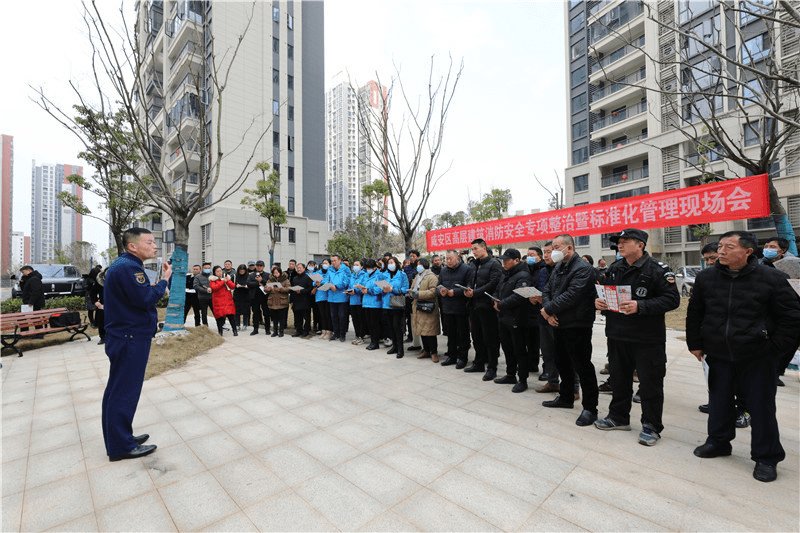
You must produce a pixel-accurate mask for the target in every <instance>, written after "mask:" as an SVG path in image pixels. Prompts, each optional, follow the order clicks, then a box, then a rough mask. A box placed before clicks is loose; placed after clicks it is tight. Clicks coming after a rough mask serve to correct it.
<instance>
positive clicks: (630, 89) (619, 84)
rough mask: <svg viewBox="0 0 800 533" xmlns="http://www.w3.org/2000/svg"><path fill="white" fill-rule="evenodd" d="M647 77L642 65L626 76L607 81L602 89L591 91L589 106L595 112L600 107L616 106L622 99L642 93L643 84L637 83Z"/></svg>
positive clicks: (628, 98)
mask: <svg viewBox="0 0 800 533" xmlns="http://www.w3.org/2000/svg"><path fill="white" fill-rule="evenodd" d="M646 78H647V71H646V69H645V67H642V68H640V69H638V70H636V71H635V72H631V73H630V74H628V75H626V76H622V77H621V78H617V79H615V80H614V81H611V82H609V83H608V84H607V85H606V86H605V87H603V88H602V89H598V90H596V91H594V92H593V93H591V103H592V105H591V108H592V112H593V113H597V112H598V110H599V109H601V108H609V107H616V106H617V105H619V103H620V102H621V101H622V100H630V99H631V98H632V97H633V96H634V95H635V94H638V93H641V94H640V97H641V96H643V95H644V84H642V83H639V82H642V81H644V80H645V79H646Z"/></svg>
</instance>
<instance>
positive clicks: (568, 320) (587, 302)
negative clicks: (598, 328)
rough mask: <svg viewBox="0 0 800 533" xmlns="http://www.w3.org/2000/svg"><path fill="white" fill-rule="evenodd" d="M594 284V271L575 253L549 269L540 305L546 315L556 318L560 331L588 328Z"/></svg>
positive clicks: (593, 298) (590, 325) (592, 304)
mask: <svg viewBox="0 0 800 533" xmlns="http://www.w3.org/2000/svg"><path fill="white" fill-rule="evenodd" d="M594 284H595V273H594V268H592V265H590V264H589V263H587V262H586V261H584V260H583V259H581V258H580V257H579V256H578V254H573V256H572V257H571V258H570V259H569V261H567V262H566V263H565V262H563V261H562V262H561V263H559V264H557V265H556V266H555V268H553V271H552V272H551V273H550V278H549V279H548V280H547V284H546V285H545V286H544V290H543V291H542V304H543V307H544V310H545V311H546V312H547V314H548V315H556V318H558V327H559V328H560V329H570V328H590V327H592V324H594V317H595V314H596V313H595V309H594V300H595V297H596V296H597V291H596V290H595V288H594Z"/></svg>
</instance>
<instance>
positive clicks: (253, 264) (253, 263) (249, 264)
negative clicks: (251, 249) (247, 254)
mask: <svg viewBox="0 0 800 533" xmlns="http://www.w3.org/2000/svg"><path fill="white" fill-rule="evenodd" d="M255 265H256V262H255V261H248V262H247V266H255Z"/></svg>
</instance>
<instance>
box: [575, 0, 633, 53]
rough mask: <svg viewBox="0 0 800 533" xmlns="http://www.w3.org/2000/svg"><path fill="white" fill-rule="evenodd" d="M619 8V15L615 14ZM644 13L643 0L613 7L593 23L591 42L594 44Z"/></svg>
mask: <svg viewBox="0 0 800 533" xmlns="http://www.w3.org/2000/svg"><path fill="white" fill-rule="evenodd" d="M617 9H619V11H618V15H616V16H615V13H614V12H615V11H616V10H617ZM642 13H644V3H643V2H630V1H629V2H624V3H622V4H620V5H619V6H618V8H614V9H612V10H611V11H609V12H608V13H606V14H605V15H604V16H603V17H601V18H600V19H599V20H598V21H597V22H595V23H594V24H592V25H591V27H590V32H589V34H590V38H589V44H594V43H596V42H597V41H599V40H600V39H602V38H603V37H605V36H607V35H611V34H612V33H615V32H616V31H617V29H618V28H620V27H622V26H624V25H625V24H627V23H628V22H630V21H631V20H633V19H635V18H636V17H638V16H639V15H641V14H642Z"/></svg>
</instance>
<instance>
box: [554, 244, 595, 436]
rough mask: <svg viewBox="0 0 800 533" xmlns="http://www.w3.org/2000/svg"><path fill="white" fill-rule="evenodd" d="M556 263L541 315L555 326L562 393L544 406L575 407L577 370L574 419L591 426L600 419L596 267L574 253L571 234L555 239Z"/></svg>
mask: <svg viewBox="0 0 800 533" xmlns="http://www.w3.org/2000/svg"><path fill="white" fill-rule="evenodd" d="M551 257H552V259H553V262H554V263H555V264H556V267H555V268H554V269H553V272H552V274H551V275H550V279H549V280H548V282H547V285H545V287H544V291H542V316H543V317H544V318H545V320H547V322H548V323H549V324H550V325H551V326H553V341H554V344H555V353H556V366H557V367H558V373H559V374H561V389H560V393H559V396H556V398H555V399H553V400H550V401H545V402H542V405H543V406H545V407H565V408H569V409H572V406H573V403H574V397H573V396H572V395H571V391H572V390H573V387H574V379H575V376H574V372H577V373H578V376H579V377H580V380H581V390H582V391H583V398H582V400H583V411H582V412H581V414H580V416H579V417H578V419H577V420H576V421H575V423H576V424H577V425H579V426H588V425H590V424H592V423H593V422H594V421H595V420H597V400H598V398H597V397H598V392H597V378H596V377H595V373H594V365H593V364H592V325H593V324H594V318H595V309H594V297H595V294H597V293H596V291H595V288H594V284H595V272H594V268H592V267H591V265H589V263H587V262H586V261H584V260H583V259H581V258H580V257H579V256H578V254H576V253H575V241H574V239H573V238H572V237H571V236H570V235H566V234H564V235H559V236H558V237H556V238H555V239H553V253H552V254H551Z"/></svg>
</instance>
